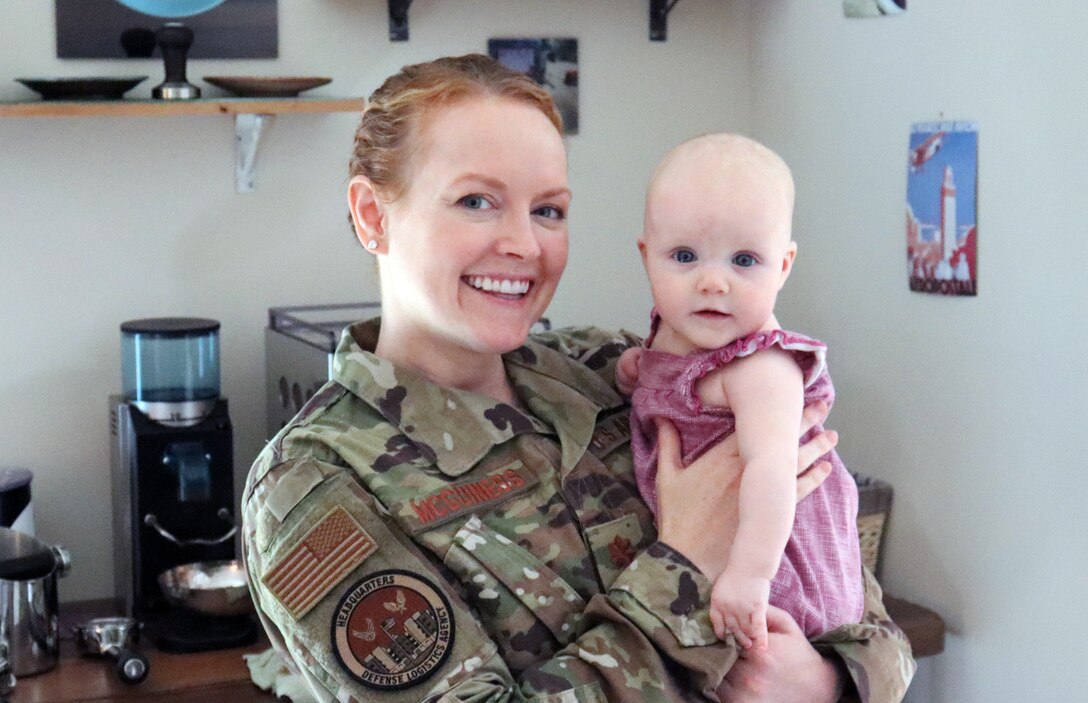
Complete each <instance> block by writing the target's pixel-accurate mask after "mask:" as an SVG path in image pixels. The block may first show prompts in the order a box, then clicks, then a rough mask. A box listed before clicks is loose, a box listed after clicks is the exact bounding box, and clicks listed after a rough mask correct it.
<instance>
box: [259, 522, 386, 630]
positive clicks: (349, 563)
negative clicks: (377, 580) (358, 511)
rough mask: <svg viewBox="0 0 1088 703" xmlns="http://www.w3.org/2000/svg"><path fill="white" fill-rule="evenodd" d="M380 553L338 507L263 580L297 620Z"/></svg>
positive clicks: (376, 546)
mask: <svg viewBox="0 0 1088 703" xmlns="http://www.w3.org/2000/svg"><path fill="white" fill-rule="evenodd" d="M377 550H378V545H377V543H376V542H375V541H374V539H373V538H372V537H371V536H370V535H368V534H367V533H366V530H364V529H363V528H362V527H360V526H359V523H357V522H356V521H355V519H354V518H353V517H351V515H349V514H348V512H347V511H346V510H344V509H343V508H341V507H339V506H337V507H335V508H333V509H332V510H330V511H329V512H328V513H327V514H326V515H325V517H323V518H321V520H320V521H318V523H317V524H316V525H314V526H313V528H311V529H310V531H309V532H307V533H306V536H305V537H303V538H302V539H301V540H299V542H298V544H296V545H295V546H294V548H292V549H291V550H290V551H289V552H287V554H285V555H284V556H283V557H282V558H281V559H280V560H279V562H277V564H276V565H275V566H274V567H272V568H271V569H270V570H269V571H268V572H267V573H266V574H265V575H264V577H263V578H262V579H261V580H262V581H263V582H264V585H265V587H266V588H268V590H269V592H270V593H271V594H272V595H273V596H275V597H276V600H278V601H279V602H280V604H281V605H282V606H283V607H284V608H286V609H287V612H289V613H290V614H291V616H292V617H293V618H295V619H296V620H297V619H298V618H300V617H302V616H303V615H305V614H306V613H308V612H309V611H310V609H311V608H313V607H314V606H315V605H317V602H318V601H319V600H321V597H322V596H324V595H325V594H326V593H328V592H329V589H331V588H332V587H333V586H335V585H336V584H337V583H339V582H340V581H341V580H342V579H343V578H344V577H345V576H347V575H348V574H349V573H350V572H351V570H352V569H354V568H355V567H357V566H359V564H362V563H363V562H364V561H365V560H366V558H367V557H369V556H370V555H371V554H373V553H374V552H376V551H377Z"/></svg>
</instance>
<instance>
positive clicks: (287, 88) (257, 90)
mask: <svg viewBox="0 0 1088 703" xmlns="http://www.w3.org/2000/svg"><path fill="white" fill-rule="evenodd" d="M204 80H206V81H208V82H209V83H211V84H212V85H214V86H216V87H217V88H222V89H223V90H226V91H228V92H230V93H234V94H235V95H237V96H239V97H243V98H297V97H298V94H299V93H301V92H302V91H304V90H310V89H311V88H316V87H318V86H322V85H325V84H327V83H331V82H332V79H331V78H326V77H325V76H280V77H264V76H204Z"/></svg>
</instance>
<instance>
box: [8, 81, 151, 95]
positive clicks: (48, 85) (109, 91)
mask: <svg viewBox="0 0 1088 703" xmlns="http://www.w3.org/2000/svg"><path fill="white" fill-rule="evenodd" d="M15 80H17V81H19V82H20V83H22V84H23V85H25V86H26V87H27V88H30V89H31V90H33V91H34V92H36V93H39V94H41V96H42V100H120V99H121V97H122V96H124V94H125V92H127V91H129V90H132V89H133V88H135V87H136V86H137V85H138V84H139V83H140V82H141V81H144V80H147V76H121V77H111V78H16V79H15Z"/></svg>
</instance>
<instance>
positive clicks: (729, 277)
mask: <svg viewBox="0 0 1088 703" xmlns="http://www.w3.org/2000/svg"><path fill="white" fill-rule="evenodd" d="M679 175H680V176H681V177H679V178H673V177H671V176H667V177H666V178H664V179H662V181H661V182H659V183H657V184H656V187H655V188H654V191H653V193H652V194H651V197H650V200H649V202H648V204H647V208H646V221H645V231H644V233H643V238H642V240H640V241H639V250H640V251H641V252H642V257H643V262H644V263H645V265H646V272H647V274H648V275H649V278H650V287H651V289H652V290H653V295H654V304H655V305H656V307H657V311H658V313H659V314H660V315H661V326H660V327H659V329H658V333H657V337H656V338H655V340H654V345H653V346H654V348H655V349H661V350H662V351H668V352H671V353H674V354H686V353H688V352H690V351H692V350H694V349H712V348H716V347H721V346H724V345H726V344H729V343H730V342H732V341H734V340H736V339H738V338H739V337H742V336H745V335H747V334H751V333H752V332H756V331H758V330H761V329H765V328H769V327H771V326H776V323H775V322H774V318H773V315H774V304H775V299H776V298H777V296H778V291H779V290H780V289H781V288H782V284H783V283H785V281H786V277H787V276H788V275H789V272H790V268H791V266H792V264H793V257H794V254H795V252H796V245H795V244H794V243H793V242H792V241H791V238H790V231H791V230H790V220H791V218H792V190H790V192H789V197H784V194H785V191H783V190H782V189H779V188H775V187H769V188H768V187H765V186H766V184H765V183H764V184H760V183H759V182H758V181H759V179H758V178H756V179H751V180H749V179H747V178H724V179H723V178H721V177H718V176H715V177H714V178H709V177H707V176H706V172H705V171H699V170H698V169H694V170H691V171H689V172H686V173H684V174H679ZM771 185H772V186H773V183H772V184H771Z"/></svg>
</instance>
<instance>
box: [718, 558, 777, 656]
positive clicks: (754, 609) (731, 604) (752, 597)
mask: <svg viewBox="0 0 1088 703" xmlns="http://www.w3.org/2000/svg"><path fill="white" fill-rule="evenodd" d="M770 594H771V582H770V580H769V579H765V578H761V577H759V576H751V575H747V574H735V573H731V572H730V570H729V569H728V568H726V570H725V571H724V572H723V573H722V575H721V576H719V577H718V580H717V581H716V582H715V583H714V590H713V591H711V593H710V622H711V623H712V624H713V625H714V634H716V635H717V636H718V638H719V639H725V633H726V632H727V631H728V632H732V633H733V637H734V638H735V639H736V640H737V644H739V645H740V646H742V647H744V648H745V649H749V648H752V647H755V649H757V650H762V649H766V648H767V599H768V598H769V597H770Z"/></svg>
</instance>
